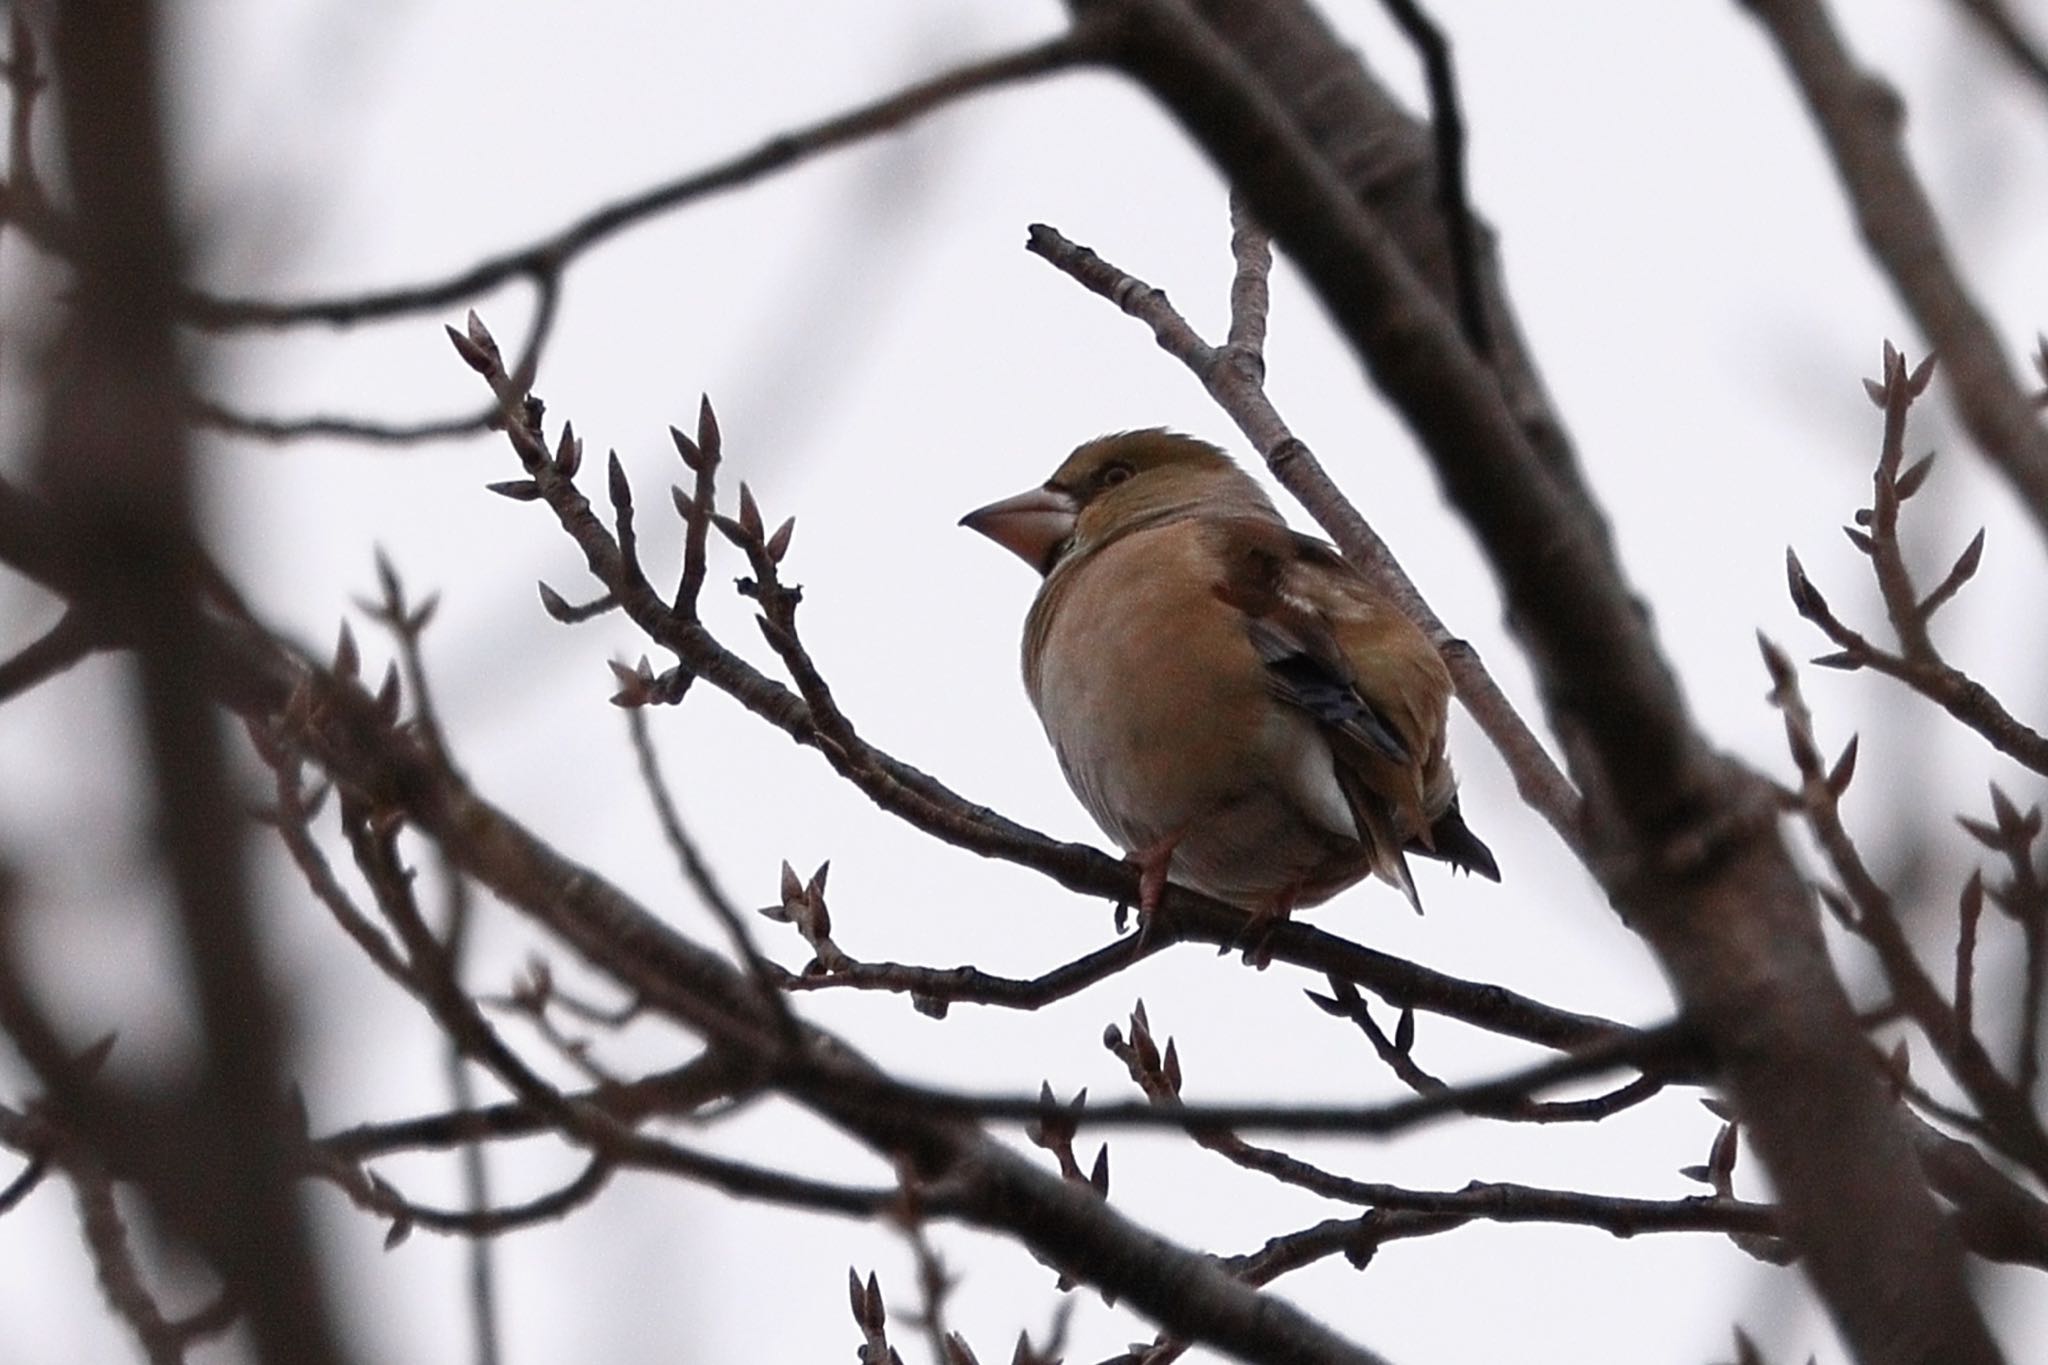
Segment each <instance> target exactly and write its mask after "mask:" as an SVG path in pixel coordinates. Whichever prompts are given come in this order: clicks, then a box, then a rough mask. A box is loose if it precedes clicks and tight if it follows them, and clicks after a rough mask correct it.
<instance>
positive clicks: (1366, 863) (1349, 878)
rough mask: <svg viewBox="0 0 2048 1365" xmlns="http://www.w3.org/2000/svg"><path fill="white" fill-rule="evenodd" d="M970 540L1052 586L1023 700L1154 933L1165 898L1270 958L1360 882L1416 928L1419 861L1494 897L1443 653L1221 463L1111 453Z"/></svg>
mask: <svg viewBox="0 0 2048 1365" xmlns="http://www.w3.org/2000/svg"><path fill="white" fill-rule="evenodd" d="M961 524H962V525H963V526H966V527H968V528H969V529H971V530H974V531H978V532H980V533H981V534H982V535H985V536H987V537H988V538H989V539H991V540H993V541H995V542H996V543H997V544H998V545H1000V546H1002V547H1003V548H1005V549H1007V550H1009V551H1011V552H1012V553H1014V554H1016V555H1017V556H1018V557H1019V558H1021V559H1022V560H1023V561H1024V562H1025V563H1027V564H1029V565H1030V566H1031V567H1032V568H1034V569H1036V570H1037V571H1038V572H1039V574H1040V575H1042V577H1043V582H1042V583H1041V585H1040V587H1039V590H1038V595H1037V597H1036V598H1035V599H1034V600H1033V602H1032V604H1031V609H1030V612H1029V613H1028V615H1027V616H1026V618H1025V625H1024V641H1023V665H1024V685H1025V690H1026V692H1027V693H1028V694H1029V696H1030V699H1031V703H1032V706H1033V707H1034V708H1035V709H1036V710H1037V712H1038V716H1039V719H1040V721H1041V722H1042V724H1043V725H1044V728H1045V733H1046V737H1047V738H1048V739H1049V740H1050V741H1051V742H1052V748H1053V753H1054V754H1055V756H1056V757H1057V758H1058V760H1059V765H1060V768H1061V770H1062V772H1064V774H1065V775H1066V779H1067V783H1068V785H1069V786H1071V787H1072V788H1073V791H1074V795H1075V796H1076V797H1078V798H1079V800H1080V802H1081V804H1082V805H1083V806H1084V807H1086V808H1087V810H1088V812H1089V814H1090V815H1092V816H1093V817H1094V818H1095V821H1096V823H1097V824H1099V825H1100V826H1101V827H1102V829H1103V831H1104V832H1105V833H1106V834H1108V835H1109V836H1110V838H1112V839H1113V840H1115V841H1116V843H1117V844H1118V846H1119V847H1121V848H1122V849H1123V850H1124V852H1125V854H1126V856H1127V858H1128V859H1129V860H1130V861H1132V862H1134V863H1136V865H1137V867H1138V871H1139V905H1138V910H1139V921H1140V925H1141V927H1149V925H1150V924H1151V923H1152V922H1153V919H1154V917H1155V916H1156V914H1157V911H1158V907H1159V903H1160V900H1161V897H1162V896H1163V895H1164V893H1165V888H1166V885H1167V884H1168V883H1169V882H1172V883H1176V884H1178V885H1181V886H1185V887H1188V888H1190V889H1192V890H1195V891H1199V892H1201V893H1203V894H1205V895H1208V896H1211V897H1213V898H1215V899H1217V900H1221V901H1224V902H1227V903H1229V904H1231V905H1235V906H1237V907H1239V908H1241V909H1243V910H1246V911H1248V912H1249V913H1250V916H1251V918H1250V920H1249V921H1248V927H1247V930H1246V933H1245V935H1244V936H1243V940H1244V941H1250V942H1262V941H1263V940H1264V939H1265V938H1267V937H1270V934H1271V931H1272V930H1273V929H1274V928H1277V927H1278V924H1279V923H1280V922H1281V921H1284V920H1285V919H1287V918H1288V917H1289V916H1290V915H1291V914H1292V913H1293V912H1294V911H1295V910H1296V909H1299V908H1305V907H1309V906H1314V905H1319V904H1321V903H1323V902H1324V901H1326V900H1328V899H1329V898H1330V897H1332V896H1334V895H1336V894H1337V893H1338V892H1340V891H1343V890H1344V889H1346V888H1347V887H1350V886H1352V885H1354V884H1356V883H1358V882H1360V881H1362V880H1364V879H1365V878H1366V877H1367V876H1369V875H1370V876H1377V877H1379V878H1381V879H1382V880H1384V881H1386V882H1389V883H1391V884H1392V885H1394V886H1395V887H1397V888H1399V889H1400V890H1401V892H1402V893H1403V894H1404V895H1405V896H1406V897H1407V899H1408V901H1409V903H1410V904H1411V905H1413V906H1414V907H1415V909H1416V910H1417V911H1418V912H1420V911H1421V909H1422V902H1421V898H1420V896H1419V895H1418V894H1417V892H1416V889H1415V881H1414V878H1413V877H1412V876H1411V875H1410V872H1409V868H1408V859H1407V855H1409V854H1418V855H1422V856H1425V857H1430V858H1435V859H1439V860H1441V861H1444V862H1447V863H1449V864H1451V865H1452V866H1453V867H1454V868H1457V869H1461V870H1463V871H1467V872H1472V873H1476V874H1478V875H1479V876H1482V877H1486V878H1488V879H1490V880H1492V881H1496V882H1497V881H1499V880H1500V868H1499V866H1498V864H1497V863H1496V862H1495V860H1494V856H1493V853H1492V852H1491V850H1489V849H1488V848H1487V846H1486V844H1485V843H1484V842H1482V841H1481V840H1480V838H1479V837H1478V836H1477V835H1475V834H1474V833H1473V832H1472V830H1471V829H1470V828H1469V827H1468V826H1467V825H1466V823H1465V819H1464V816H1463V814H1462V813H1461V812H1460V809H1459V804H1458V794H1457V783H1456V780H1455V778H1454V777H1453V776H1452V773H1451V765H1450V761H1449V759H1448V758H1447V756H1446V754H1445V729H1446V720H1447V713H1448V709H1449V701H1450V695H1451V677H1450V672H1449V670H1448V669H1447V668H1446V667H1445V666H1444V662H1443V658H1442V656H1441V655H1440V654H1438V652H1437V650H1436V647H1435V646H1434V645H1433V644H1431V642H1430V639H1429V637H1428V636H1427V635H1426V634H1425V633H1424V632H1423V631H1422V629H1421V628H1420V627H1419V626H1417V625H1416V624H1415V623H1414V622H1413V621H1412V620H1410V619H1409V618H1408V617H1407V616H1406V615H1405V614H1404V613H1403V612H1402V611H1401V610H1400V609H1399V608H1398V607H1397V606H1396V605H1395V604H1394V603H1393V601H1392V600H1391V599H1389V598H1388V597H1387V595H1386V594H1385V593H1384V592H1382V591H1380V590H1379V589H1378V588H1376V587H1375V586H1373V584H1372V583H1371V582H1370V581H1368V580H1367V579H1366V578H1365V576H1364V575H1362V574H1361V573H1360V572H1359V571H1358V570H1357V569H1356V568H1355V567H1354V566H1353V565H1352V564H1351V563H1350V561H1348V560H1346V559H1345V558H1344V557H1343V556H1342V555H1341V554H1339V553H1338V551H1337V550H1336V549H1335V548H1334V547H1333V546H1330V545H1328V544H1326V543H1324V542H1322V541H1320V540H1317V539H1315V538H1314V537H1312V536H1308V535H1304V534H1301V533H1300V532H1297V531H1295V530H1293V529H1292V528H1291V527H1289V526H1288V524H1287V522H1286V520H1285V519H1284V518H1283V517H1282V516H1281V515H1280V513H1279V512H1278V511H1277V510H1276V509H1275V508H1274V506H1273V504H1272V502H1271V501H1270V500H1269V499H1268V498H1267V497H1266V494H1265V492H1264V491H1263V490H1262V489H1261V488H1260V487H1259V485H1258V483H1257V482H1256V481H1255V480H1253V479H1252V478H1251V476H1250V475H1248V474H1246V473H1245V471H1244V470H1243V469H1241V468H1240V467H1239V466H1238V465H1237V464H1236V463H1235V462H1234V461H1233V460H1232V459H1231V458H1230V456H1229V455H1227V454H1226V453H1225V452H1224V451H1223V450H1221V449H1220V448H1218V447H1217V446H1214V445H1212V444H1210V443H1208V442H1206V441H1202V440H1198V439H1196V438H1194V437H1191V436H1185V435H1181V434H1179V433H1177V432H1173V431H1169V430H1166V429H1164V428H1148V429H1145V430H1138V431H1123V432H1116V433H1113V434H1110V435H1107V436H1102V437H1099V438H1097V439H1095V440H1092V441H1088V442H1086V443H1085V444H1083V445H1081V446H1079V447H1077V448H1076V449H1075V450H1074V452H1073V453H1072V454H1071V455H1069V456H1068V457H1067V458H1066V460H1065V461H1064V462H1063V463H1061V465H1060V466H1059V468H1058V469H1057V470H1055V471H1054V472H1053V475H1052V477H1051V478H1049V479H1047V480H1046V482H1045V483H1044V484H1043V485H1041V486H1040V487H1038V488H1034V489H1030V490H1028V491H1026V492H1023V493H1020V494H1017V495H1016V496H1014V497H1009V498H1004V499H1002V500H1000V501H998V502H993V503H990V504H989V505H987V506H986V507H981V508H977V509H976V510H974V511H972V512H969V513H968V514H967V515H966V516H965V517H963V518H961Z"/></svg>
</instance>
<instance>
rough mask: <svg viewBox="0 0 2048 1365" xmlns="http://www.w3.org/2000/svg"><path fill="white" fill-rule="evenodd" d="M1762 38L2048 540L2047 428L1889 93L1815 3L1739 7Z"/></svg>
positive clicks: (1964, 413)
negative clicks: (1916, 162)
mask: <svg viewBox="0 0 2048 1365" xmlns="http://www.w3.org/2000/svg"><path fill="white" fill-rule="evenodd" d="M1741 4H1742V6H1743V8H1745V9H1747V10H1748V11H1749V12H1750V13H1751V14H1753V15H1754V16H1755V17H1756V19H1757V21H1758V22H1759V23H1761V24H1762V25H1763V27H1764V28H1765V29H1766V30H1767V31H1768V32H1769V34H1770V36H1771V40H1772V41H1773V42H1774V43H1775V44H1776V45H1777V48H1778V55H1779V56H1780V57H1781V58H1783V59H1784V62H1785V65H1786V67H1787V68H1788V69H1789V70H1790V72H1791V75H1792V79H1793V80H1794V81H1795V82H1796V83H1797V85H1798V87H1799V93H1800V95H1801V96H1802V97H1803V98H1804V99H1805V101H1806V107H1807V111H1808V112H1809V113H1810V114H1812V116H1813V121H1814V123H1815V125H1816V126H1817V128H1818V129H1819V132H1820V135H1821V138H1822V140H1823V141H1824V142H1825V143H1826V145H1827V150H1828V154H1829V155H1830V156H1831V157H1833V158H1834V163H1835V173H1836V174H1837V175H1839V176H1840V177H1841V180H1842V187H1843V190H1844V192H1845V193H1846V194H1847V195H1848V198H1849V207H1850V210H1851V211H1852V212H1853V213H1854V214H1855V216H1856V225H1857V228H1858V230H1859V231H1860V232H1861V233H1862V235H1863V241H1864V245H1865V246H1866V247H1868V248H1869V250H1870V253H1871V255H1872V256H1874V257H1875V258H1876V260H1877V263H1878V265H1879V266H1880V267H1881V268H1882V269H1883V271H1884V273H1885V275H1886V276H1887V277H1888V278H1889V279H1890V280H1891V284H1892V288H1893V289H1894V290H1896V291H1897V293H1898V295H1899V297H1900V299H1901V300H1902V301H1903V302H1904V303H1905V305H1906V307H1907V308H1908V309H1909V310H1910V311H1911V312H1912V314H1913V319H1914V321H1915V322H1917V323H1919V325H1920V330H1921V331H1922V332H1923V333H1925V334H1926V337H1927V340H1928V341H1929V343H1930V344H1931V345H1932V346H1933V348H1934V352H1935V354H1937V355H1939V356H1940V357H1941V363H1942V368H1943V370H1944V372H1945V373H1946V374H1947V376H1948V379H1949V384H1950V388H1951V390H1952V391H1953V393H1954V395H1955V401H1956V409H1957V411H1958V413H1959V414H1960V415H1961V417H1962V419H1963V425H1964V426H1965V427H1966V428H1967V429H1968V430H1969V433H1970V436H1971V438H1972V439H1973V440H1975V441H1976V443H1977V446H1978V448H1979V449H1980V450H1982V451H1983V452H1984V455H1985V458H1987V459H1989V460H1990V461H1991V463H1992V464H1993V465H1994V466H1995V467H1996V468H1997V469H1998V472H1999V473H2001V474H2003V475H2004V476H2005V478H2006V481H2007V482H2008V483H2010V484H2011V485H2012V488H2013V491H2014V492H2015V493H2017V494H2018V496H2019V499H2020V503H2021V505H2022V506H2024V507H2025V508H2026V510H2027V512H2028V513H2029V514H2030V515H2031V516H2032V517H2033V519H2034V522H2035V525H2037V526H2038V527H2040V528H2041V530H2042V531H2043V532H2044V533H2048V429H2044V428H2043V427H2042V425H2041V423H2040V420H2039V418H2038V417H2037V415H2036V413H2035V409H2034V405H2033V403H2032V402H2030V401H2029V399H2028V395H2027V393H2026V391H2025V390H2024V389H2023V388H2022V387H2021V384H2020V379H2019V376H2018V374H2017V373H2015V371H2014V370H2013V367H2012V365H2011V364H2010V363H2009V362H2008V360H2007V357H2006V354H2005V348H2004V346H2003V345H2002V344H2001V343H2000V341H1999V339H1998V333H1997V331H1996V330H1995V329H1994V328H1993V327H1992V325H1991V320H1990V319H1989V318H1988V317H1987V316H1986V315H1985V313H1984V310H1983V308H1982V307H1981V306H1979V304H1978V302H1977V300H1976V299H1975V298H1974V297H1972V296H1971V294H1970V291H1969V288H1968V286H1967V285H1966V284H1965V283H1964V281H1963V278H1962V274H1961V272H1960V271H1959V270H1958V269H1957V268H1956V265H1955V262H1954V261H1953V260H1952V259H1951V258H1950V255H1949V248H1948V243H1947V240H1946V239H1945V237H1944V236H1943V233H1942V230H1941V224H1940V222H1939V221H1938V220H1937V219H1936V217H1935V214H1934V206H1933V205H1932V204H1931V203H1930V202H1929V201H1928V198H1927V192H1926V190H1925V189H1924V188H1922V186H1921V184H1920V178H1919V177H1918V176H1917V175H1916V174H1915V173H1914V171H1913V166H1912V163H1911V162H1910V161H1909V160H1908V159H1907V156H1906V143H1905V127H1904V125H1905V111H1904V108H1903V106H1902V105H1901V103H1900V100H1899V96H1898V93H1897V92H1896V91H1895V90H1893V89H1892V88H1891V86H1889V85H1887V84H1886V83H1885V82H1884V81H1883V80H1881V79H1880V78H1878V77H1877V76H1874V75H1872V74H1870V73H1869V72H1868V71H1865V70H1863V69H1862V68H1860V67H1858V66H1857V64H1856V60H1855V58H1854V57H1853V56H1851V54H1850V53H1849V50H1848V48H1847V46H1846V45H1845V44H1844V43H1843V41H1842V35H1841V34H1840V33H1839V32H1838V31H1837V30H1836V28H1835V26H1834V23H1833V21H1832V20H1831V19H1830V17H1829V15H1828V12H1827V9H1826V7H1825V6H1824V5H1823V4H1821V3H1820V0H1741Z"/></svg>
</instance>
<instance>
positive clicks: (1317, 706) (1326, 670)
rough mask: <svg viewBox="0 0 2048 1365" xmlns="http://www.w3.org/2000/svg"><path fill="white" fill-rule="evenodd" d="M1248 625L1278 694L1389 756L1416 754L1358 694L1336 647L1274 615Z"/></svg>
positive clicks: (1400, 758) (1407, 758)
mask: <svg viewBox="0 0 2048 1365" xmlns="http://www.w3.org/2000/svg"><path fill="white" fill-rule="evenodd" d="M1245 631H1246V633H1247V634H1248V635H1249V636H1250V637H1251V642H1252V649H1253V650H1254V651H1256V652H1257V654H1258V656H1259V658H1260V660H1261V661H1263V662H1264V663H1265V665H1266V681H1267V686H1269V687H1270V688H1271V689H1272V691H1273V695H1274V696H1276V697H1278V698H1280V700H1282V701H1284V702H1287V703H1288V704H1290V705H1293V706H1298V707H1300V708H1301V709H1302V710H1304V711H1306V712H1308V713H1309V714H1310V715H1311V716H1314V717H1315V718H1316V720H1317V721H1318V722H1320V723H1321V724H1323V725H1326V726H1328V727H1329V728H1330V729H1332V730H1335V731H1337V732H1338V733H1339V734H1341V735H1343V736H1345V737H1346V738H1348V739H1351V740H1353V741H1355V742H1357V743H1358V744H1361V745H1363V746H1364V747H1366V748H1367V749H1370V750H1372V751H1373V752H1374V753H1376V754H1379V755H1380V756H1381V757H1382V758H1385V759H1387V760H1388V761H1390V762H1393V763H1400V764H1406V763H1409V762H1411V761H1412V760H1413V757H1414V756H1413V754H1411V753H1410V752H1409V749H1408V746H1407V744H1406V743H1404V742H1403V741H1402V739H1401V736H1400V735H1398V734H1396V733H1395V732H1394V729H1393V727H1392V726H1390V725H1388V724H1387V721H1386V718H1385V717H1383V716H1381V715H1380V713H1379V712H1377V711H1375V710H1373V708H1372V706H1371V704H1370V703H1368V702H1367V701H1366V699H1365V698H1364V697H1363V696H1361V695H1359V692H1358V688H1357V686H1356V684H1355V683H1354V682H1353V680H1352V677H1351V670H1350V668H1349V666H1348V665H1346V664H1345V663H1344V661H1343V659H1342V657H1341V656H1335V657H1333V655H1334V647H1333V648H1332V651H1331V652H1330V653H1328V654H1326V653H1324V652H1323V651H1321V650H1317V649H1315V648H1314V646H1313V645H1312V644H1309V643H1307V642H1304V641H1303V640H1302V639H1301V637H1300V633H1299V632H1297V631H1290V630H1288V629H1287V628H1286V625H1285V624H1284V623H1283V622H1281V621H1278V620H1275V619H1273V618H1272V617H1252V618H1251V619H1250V620H1248V621H1247V622H1246V623H1245Z"/></svg>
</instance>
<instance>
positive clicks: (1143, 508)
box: [960, 427, 1280, 574]
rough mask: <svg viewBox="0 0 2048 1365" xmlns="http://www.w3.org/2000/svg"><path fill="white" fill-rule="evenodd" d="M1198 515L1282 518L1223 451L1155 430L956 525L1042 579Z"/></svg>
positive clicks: (1087, 451)
mask: <svg viewBox="0 0 2048 1365" xmlns="http://www.w3.org/2000/svg"><path fill="white" fill-rule="evenodd" d="M1196 514H1200V515H1203V516H1253V517H1262V518H1269V519H1272V520H1275V521H1277V520H1279V516H1280V514H1279V513H1278V512H1275V511H1274V510H1273V504H1272V503H1271V502H1269V501H1268V500H1267V498H1266V495H1265V493H1264V492H1263V491H1262V490H1261V489H1260V488H1259V486H1258V484H1257V483H1256V482H1254V481H1253V480H1252V478H1251V476H1250V475H1248V474H1246V473H1245V472H1244V471H1243V470H1242V469H1239V468H1238V467H1237V465H1236V464H1235V463H1234V462H1233V461H1232V460H1231V458H1230V457H1229V456H1228V455H1225V454H1224V453H1223V452H1222V451H1221V450H1218V449H1217V448H1216V447H1215V446H1212V445H1210V444H1209V443H1208V442H1207V441H1198V440H1196V439H1195V438H1194V437H1192V436H1182V435H1181V434H1179V433H1178V432H1172V431H1167V430H1165V429H1164V428H1160V427H1153V428H1150V429H1148V430H1145V431H1121V432H1117V433H1115V434H1114V435H1110V436H1099V437H1097V438H1096V439H1094V440H1092V441H1090V442H1088V443H1087V444H1086V445H1083V446H1081V447H1079V448H1078V449H1076V450H1075V451H1074V453H1073V454H1071V455H1069V456H1067V458H1066V460H1065V462H1064V463H1062V464H1061V465H1060V467H1059V468H1058V469H1056V470H1054V471H1053V475H1052V477H1051V478H1049V479H1047V480H1046V481H1045V483H1044V484H1042V485H1041V486H1039V487H1037V488H1034V489H1031V490H1030V491H1029V492H1025V493H1019V494H1017V495H1016V496H1015V497H1009V498H1004V499H1003V500H1002V501H1001V502H992V503H990V504H989V505H988V506H986V507H980V508H976V509H975V510H974V511H972V512H969V513H968V514H967V515H966V516H964V517H962V518H961V519H960V524H961V525H962V526H965V527H967V528H968V529H970V530H974V531H979V532H981V533H982V534H983V535H985V536H987V537H988V538H989V539H990V540H993V541H994V542H995V543H996V544H998V545H1000V546H1002V547H1003V548H1004V549H1006V550H1009V551H1010V552H1011V553H1013V554H1015V555H1016V556H1017V557H1018V558H1020V559H1022V560H1023V561H1024V562H1025V563H1026V564H1029V565H1030V566H1031V567H1032V568H1034V569H1036V570H1038V571H1039V572H1040V573H1041V574H1049V573H1051V572H1052V571H1053V568H1054V567H1055V566H1056V565H1058V564H1059V563H1060V561H1061V560H1063V559H1066V558H1068V557H1070V556H1072V555H1075V554H1080V553H1085V552H1087V551H1089V550H1093V549H1096V548H1098V547H1100V546H1102V545H1106V544H1108V543H1109V542H1110V541H1112V540H1114V539H1116V538H1117V537H1118V536H1121V535H1126V534H1128V533H1130V532H1132V531H1135V530H1138V529H1140V528H1141V527H1146V526H1156V525H1158V524H1160V523H1162V522H1167V521H1175V520H1178V519H1180V518H1181V517H1185V516H1193V515H1196Z"/></svg>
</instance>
